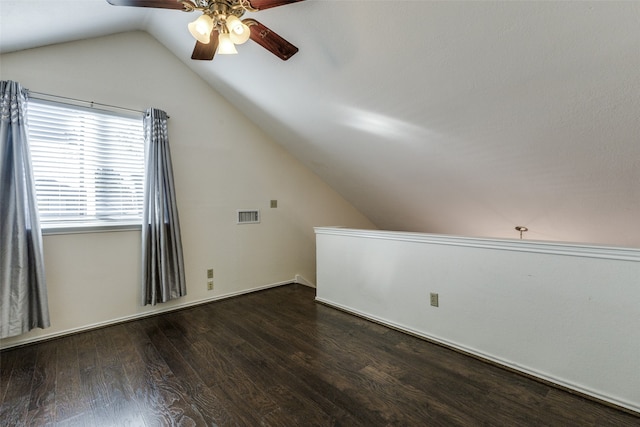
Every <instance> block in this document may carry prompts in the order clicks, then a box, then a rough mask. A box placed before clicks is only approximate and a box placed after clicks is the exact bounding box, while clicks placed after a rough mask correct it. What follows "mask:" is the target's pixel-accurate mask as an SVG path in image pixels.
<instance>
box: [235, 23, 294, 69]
mask: <svg viewBox="0 0 640 427" xmlns="http://www.w3.org/2000/svg"><path fill="white" fill-rule="evenodd" d="M242 22H244V23H245V24H247V25H248V26H249V29H250V30H251V40H253V41H254V42H256V43H258V44H259V45H260V46H262V47H263V48H265V49H267V50H268V51H269V52H271V53H273V54H274V55H276V56H277V57H278V58H280V59H282V60H283V61H286V60H287V59H289V58H291V57H292V56H293V55H295V54H296V52H298V48H297V47H295V46H294V45H292V44H291V43H289V42H288V41H286V40H285V39H283V38H282V37H280V36H279V35H277V34H276V33H274V32H273V31H271V30H270V29H268V28H267V27H265V26H264V25H262V24H261V23H259V22H258V21H256V20H255V19H245V20H243V21H242Z"/></svg>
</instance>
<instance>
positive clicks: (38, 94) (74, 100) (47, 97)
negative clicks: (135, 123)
mask: <svg viewBox="0 0 640 427" xmlns="http://www.w3.org/2000/svg"><path fill="white" fill-rule="evenodd" d="M28 92H29V95H35V96H34V98H36V99H43V100H45V101H46V100H65V101H71V102H72V103H79V104H85V105H88V106H89V107H90V108H95V107H102V108H103V109H107V110H121V111H129V112H133V113H139V114H144V113H145V111H140V110H134V109H132V108H126V107H118V106H117V105H109V104H101V103H99V102H94V101H85V100H83V99H77V98H69V97H66V96H60V95H51V94H49V93H42V92H36V91H32V90H29V91H28ZM167 118H170V116H169V115H167Z"/></svg>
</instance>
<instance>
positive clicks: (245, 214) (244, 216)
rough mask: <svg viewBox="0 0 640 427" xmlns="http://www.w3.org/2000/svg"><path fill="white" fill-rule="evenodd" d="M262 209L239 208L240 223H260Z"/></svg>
mask: <svg viewBox="0 0 640 427" xmlns="http://www.w3.org/2000/svg"><path fill="white" fill-rule="evenodd" d="M259 222H260V211H259V210H258V209H242V210H238V224H258V223H259Z"/></svg>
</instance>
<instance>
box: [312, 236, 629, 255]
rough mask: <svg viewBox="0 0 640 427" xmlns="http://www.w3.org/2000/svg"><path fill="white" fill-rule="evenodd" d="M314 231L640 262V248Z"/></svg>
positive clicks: (479, 238)
mask: <svg viewBox="0 0 640 427" xmlns="http://www.w3.org/2000/svg"><path fill="white" fill-rule="evenodd" d="M314 230H315V233H316V235H320V234H326V235H334V236H348V237H359V238H367V239H380V240H395V241H399V242H413V243H429V244H436V245H449V246H466V247H473V248H485V249H496V250H505V251H517V252H532V253H540V254H553V255H567V256H578V257H585V258H600V259H613V260H621V261H635V262H640V249H635V248H620V247H614V246H595V245H583V244H578V243H560V242H542V241H535V240H511V239H489V238H481V237H459V236H448V235H443V234H426V233H409V232H401V231H400V232H399V231H381V230H356V229H349V228H338V227H315V228H314Z"/></svg>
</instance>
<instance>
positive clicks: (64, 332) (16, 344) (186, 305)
mask: <svg viewBox="0 0 640 427" xmlns="http://www.w3.org/2000/svg"><path fill="white" fill-rule="evenodd" d="M298 277H300V276H298V275H296V277H295V278H294V279H292V280H286V281H284V282H277V283H270V284H267V285H261V286H256V287H254V288H249V289H243V290H241V291H238V292H230V293H227V294H222V295H216V296H214V297H211V298H206V299H200V300H197V301H190V302H187V303H183V304H178V305H174V306H172V307H170V308H166V309H160V310H154V311H150V312H145V313H136V314H132V315H130V316H123V317H118V318H115V319H109V320H106V321H104V322H97V323H92V324H89V325H85V326H81V327H78V328H69V329H65V330H62V331H58V332H54V333H50V334H43V335H39V336H37V337H32V338H25V339H23V340H19V341H14V342H12V343H11V344H9V345H6V346H5V345H2V343H1V342H0V350H6V349H9V348H13V347H20V346H23V345H28V344H35V343H37V342H40V341H47V340H51V339H54V338H60V337H63V336H66V335H72V334H77V333H79V332H86V331H90V330H92V329H98V328H103V327H105V326H111V325H117V324H118V323H124V322H129V321H131V320H136V319H142V318H145V317H150V316H156V315H158V314H163V313H170V312H172V311H176V310H182V309H185V308H189V307H194V306H197V305H201V304H207V303H210V302H214V301H218V300H223V299H227V298H232V297H235V296H239V295H244V294H249V293H252V292H258V291H262V290H265V289H269V288H275V287H278V286H283V285H289V284H291V283H301V282H299V281H298Z"/></svg>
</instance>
